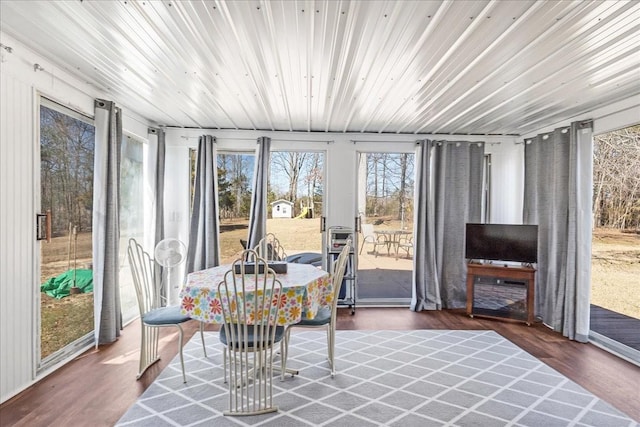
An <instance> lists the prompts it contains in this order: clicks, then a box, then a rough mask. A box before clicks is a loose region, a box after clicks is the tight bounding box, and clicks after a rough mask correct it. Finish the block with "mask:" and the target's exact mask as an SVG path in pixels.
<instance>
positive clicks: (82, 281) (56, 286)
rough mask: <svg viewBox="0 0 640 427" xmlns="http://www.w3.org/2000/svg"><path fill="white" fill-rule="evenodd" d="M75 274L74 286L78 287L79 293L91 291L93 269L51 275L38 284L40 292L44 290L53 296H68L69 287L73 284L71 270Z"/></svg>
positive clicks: (58, 297)
mask: <svg viewBox="0 0 640 427" xmlns="http://www.w3.org/2000/svg"><path fill="white" fill-rule="evenodd" d="M74 271H75V273H76V274H75V276H76V287H78V288H80V293H83V294H84V293H87V292H93V271H92V270H84V269H77V270H69V271H65V272H64V273H62V274H60V275H59V276H56V277H52V278H51V279H49V280H47V281H46V282H44V284H43V285H42V286H40V292H44V293H46V294H47V295H49V296H50V297H53V298H57V299H60V298H64V297H68V296H69V289H70V288H71V287H72V286H73V272H74Z"/></svg>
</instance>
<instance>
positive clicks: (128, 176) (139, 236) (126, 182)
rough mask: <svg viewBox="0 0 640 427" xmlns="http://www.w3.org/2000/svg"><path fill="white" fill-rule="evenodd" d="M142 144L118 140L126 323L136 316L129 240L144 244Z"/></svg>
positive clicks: (129, 139) (122, 299) (127, 138)
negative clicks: (120, 145)
mask: <svg viewBox="0 0 640 427" xmlns="http://www.w3.org/2000/svg"><path fill="white" fill-rule="evenodd" d="M144 147H145V145H144V142H143V141H141V140H139V139H137V138H134V137H132V136H129V135H125V136H124V137H123V138H122V151H121V161H120V205H119V208H120V302H121V306H122V319H123V321H124V322H125V323H126V322H128V321H130V320H133V319H134V318H135V317H136V316H137V315H138V314H139V311H138V306H137V300H136V294H135V288H134V286H133V276H132V275H131V270H130V267H129V259H128V257H127V247H128V245H129V239H130V238H134V239H136V240H137V241H138V242H144V220H145V215H144V200H145V197H144Z"/></svg>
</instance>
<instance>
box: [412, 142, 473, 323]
mask: <svg viewBox="0 0 640 427" xmlns="http://www.w3.org/2000/svg"><path fill="white" fill-rule="evenodd" d="M483 163H484V143H476V142H467V141H459V142H445V141H429V140H425V141H420V143H419V148H418V165H417V176H416V201H415V206H416V209H415V217H414V224H415V225H414V227H415V233H416V236H415V239H414V240H415V243H416V244H415V256H414V273H413V295H412V301H411V309H412V310H414V311H420V310H439V309H441V308H462V307H465V306H466V300H467V298H466V294H467V288H466V276H467V267H466V260H465V257H464V239H465V234H464V233H465V224H466V223H467V222H479V221H480V219H481V211H482V168H483Z"/></svg>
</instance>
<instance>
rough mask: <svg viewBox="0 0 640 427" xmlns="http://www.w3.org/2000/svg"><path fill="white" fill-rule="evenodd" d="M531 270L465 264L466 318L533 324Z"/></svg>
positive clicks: (533, 281) (533, 278)
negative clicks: (489, 318)
mask: <svg viewBox="0 0 640 427" xmlns="http://www.w3.org/2000/svg"><path fill="white" fill-rule="evenodd" d="M535 274H536V270H535V269H534V268H526V267H505V266H499V265H495V264H467V314H468V315H469V316H470V317H473V316H484V317H491V318H500V319H511V320H517V321H521V322H525V323H526V324H527V325H531V324H532V323H533V321H534V308H533V301H534V300H533V297H534V293H533V292H534V291H533V290H534V285H535Z"/></svg>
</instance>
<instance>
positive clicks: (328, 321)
mask: <svg viewBox="0 0 640 427" xmlns="http://www.w3.org/2000/svg"><path fill="white" fill-rule="evenodd" d="M350 251H351V240H347V244H346V245H344V247H343V248H342V251H341V252H340V255H338V258H337V259H336V261H335V262H334V263H333V269H332V277H331V282H332V286H333V300H332V301H331V304H330V305H329V306H327V307H322V308H321V309H320V310H319V311H318V313H316V315H315V317H314V318H313V319H306V318H305V313H302V320H300V322H298V323H294V324H293V325H288V326H287V328H286V331H285V334H284V345H283V346H282V349H281V353H282V354H281V357H282V361H283V365H282V372H281V379H282V380H284V374H285V372H286V367H287V356H288V351H289V340H290V338H291V329H293V328H324V329H326V330H327V356H328V360H329V367H330V368H331V377H334V376H335V374H336V365H335V358H334V353H335V346H336V317H337V311H338V299H339V297H338V295H339V294H340V288H341V287H342V279H343V278H344V275H345V271H346V268H347V261H348V259H349V252H350Z"/></svg>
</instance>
